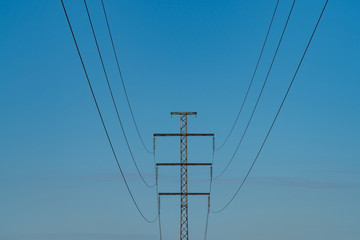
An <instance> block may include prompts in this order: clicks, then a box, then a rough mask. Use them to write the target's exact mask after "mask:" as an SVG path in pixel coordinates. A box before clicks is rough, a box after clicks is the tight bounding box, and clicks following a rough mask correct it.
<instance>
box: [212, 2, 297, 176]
mask: <svg viewBox="0 0 360 240" xmlns="http://www.w3.org/2000/svg"><path fill="white" fill-rule="evenodd" d="M295 2H296V0H294V1H293V3H292V6H291V9H290V12H289V15H288V17H287V19H286V23H285V26H284V28H283V31H282V33H281V37H280V39H279V42H278V45H277V47H276V50H275V53H274V56H273V58H272V60H271V64H270V67H269V70H268V72H267V74H266V77H265V80H264V82H263V85H262V87H261V90H260V93H259V96H258V98H257V100H256V103H255V106H254V108H253V110H252V112H251V115H250V118H249V120H248V122H247V124H246V127H245V130H244V132H243V134H242V136H241V138H240V141H239V143H238V145H237V146H236V149H235V151H234V153H233V155H232V156H231V158H230V160H229V162H228V163H227V165H226V166H225V168H224V169H223V170H222V171H221V172H220V174H218V175H217V176H216V177H214V179H217V178H219V177H220V176H221V175H223V174H224V172H225V171H226V170H227V169H228V167H229V165H230V164H231V162H232V161H233V159H234V157H235V155H236V153H237V151H238V150H239V147H240V145H241V143H242V141H243V139H244V137H245V135H246V132H247V130H248V128H249V126H250V123H251V120H252V118H253V116H254V113H255V111H256V108H257V106H258V104H259V102H260V99H261V96H262V93H263V91H264V88H265V85H266V83H267V80H268V78H269V75H270V72H271V69H272V66H273V64H274V62H275V58H276V56H277V53H278V51H279V48H280V45H281V42H282V39H283V37H284V34H285V31H286V28H287V25H288V23H289V20H290V16H291V13H292V11H293V9H294V5H295Z"/></svg>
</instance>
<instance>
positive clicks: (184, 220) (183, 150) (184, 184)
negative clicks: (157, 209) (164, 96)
mask: <svg viewBox="0 0 360 240" xmlns="http://www.w3.org/2000/svg"><path fill="white" fill-rule="evenodd" d="M187 116H188V114H182V115H180V134H181V136H180V163H182V164H183V165H180V192H181V193H182V195H181V202H180V240H183V239H185V240H188V239H189V230H188V227H189V222H188V195H187V193H188V172H187V165H186V164H187V135H186V134H187Z"/></svg>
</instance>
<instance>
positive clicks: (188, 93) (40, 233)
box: [0, 0, 360, 240]
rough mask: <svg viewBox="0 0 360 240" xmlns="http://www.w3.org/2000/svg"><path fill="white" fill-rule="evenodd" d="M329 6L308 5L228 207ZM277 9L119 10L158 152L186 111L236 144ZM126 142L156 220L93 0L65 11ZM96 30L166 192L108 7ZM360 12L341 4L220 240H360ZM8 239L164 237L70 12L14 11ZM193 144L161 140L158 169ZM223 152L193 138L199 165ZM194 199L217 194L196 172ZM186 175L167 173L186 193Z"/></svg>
mask: <svg viewBox="0 0 360 240" xmlns="http://www.w3.org/2000/svg"><path fill="white" fill-rule="evenodd" d="M324 2H325V1H323V0H321V1H313V0H306V1H298V2H297V3H296V4H295V8H294V12H293V15H292V17H291V19H290V22H289V25H288V31H287V32H286V33H285V36H284V39H283V43H282V45H281V47H280V50H279V53H278V57H277V59H276V61H275V64H274V67H273V70H272V72H271V74H270V77H269V80H268V84H267V86H266V88H265V90H264V94H263V98H262V99H261V102H260V105H259V107H258V109H257V112H256V113H255V116H254V121H253V122H252V124H251V126H250V128H249V131H248V134H247V136H246V137H245V139H244V142H243V145H242V146H241V147H240V149H239V152H238V153H237V155H236V157H235V159H234V162H233V163H232V164H231V166H230V168H229V170H228V171H227V172H226V173H225V174H224V175H223V177H222V178H221V179H219V180H217V181H214V184H213V195H212V207H213V208H214V209H218V208H220V207H222V206H223V205H224V204H225V203H226V202H227V201H228V199H229V198H230V197H231V195H232V194H233V193H234V191H235V190H236V189H237V186H238V184H239V183H240V181H241V180H242V178H243V177H244V174H245V173H246V171H247V169H248V168H249V166H250V164H251V161H252V160H253V158H254V157H255V155H256V152H257V150H258V148H259V146H260V144H261V142H262V140H263V138H264V136H265V134H266V131H267V129H268V128H269V126H270V124H271V121H272V119H273V117H274V115H275V113H276V110H277V108H278V106H279V104H280V103H281V100H282V97H283V95H284V93H285V91H286V88H287V86H288V84H289V82H290V80H291V77H292V75H293V73H294V71H295V69H296V67H297V64H298V62H299V60H300V56H301V54H302V52H303V50H304V48H305V46H306V43H307V41H308V38H309V36H310V34H311V32H312V30H313V28H314V26H315V23H316V20H317V18H318V16H319V14H320V11H321V9H322V6H323V4H324ZM275 3H276V1H275V0H272V1H212V0H211V1H143V0H136V1H115V0H105V5H106V6H107V10H108V17H109V20H110V24H111V26H112V31H113V36H114V40H115V44H116V47H117V51H118V55H119V59H120V65H121V68H122V71H123V75H124V78H125V83H126V86H127V90H128V94H129V97H130V100H131V102H132V106H133V110H134V113H135V116H136V119H137V122H138V125H139V127H140V131H141V132H142V134H143V137H144V140H145V143H146V144H147V145H148V146H152V134H153V133H154V132H175V131H178V127H179V120H178V118H176V117H173V118H170V114H169V113H170V112H171V111H197V112H198V116H197V118H190V119H189V131H191V132H214V133H215V136H216V142H217V143H218V144H220V143H221V142H222V141H223V140H224V138H225V137H226V134H227V132H228V131H229V129H230V127H231V124H232V123H233V121H234V118H235V116H236V114H237V111H238V109H239V107H240V104H241V101H242V99H243V97H244V94H245V92H246V87H247V85H248V83H249V81H250V77H251V74H252V71H253V69H254V67H255V64H256V60H257V56H258V54H259V52H260V48H261V44H262V41H263V39H264V37H265V33H266V30H267V27H268V24H269V21H270V18H271V14H272V11H273V9H274V6H275ZM291 3H292V1H285V0H284V1H280V5H279V8H278V13H277V15H276V18H275V20H274V27H273V29H272V31H271V33H270V36H269V40H268V45H267V46H266V49H265V51H264V56H263V60H262V62H261V63H260V66H259V71H258V74H257V75H256V78H255V80H254V85H253V89H252V90H251V92H250V95H249V99H248V100H249V101H248V102H247V104H246V106H245V109H244V112H243V113H242V115H241V117H240V121H239V123H238V125H237V127H236V128H235V130H234V134H233V135H232V136H231V138H230V139H229V142H228V144H227V145H226V146H225V147H224V148H223V149H222V150H220V151H219V152H217V153H216V155H215V163H214V174H215V175H216V174H217V173H219V172H220V171H221V169H222V168H223V167H224V166H225V164H226V162H227V160H228V159H229V158H230V156H231V154H232V152H233V151H234V148H235V146H236V144H237V142H238V141H239V139H240V137H241V133H242V130H243V129H244V125H245V122H246V121H247V118H248V117H249V115H250V111H251V108H252V107H253V105H254V103H255V100H256V96H257V94H258V92H259V90H260V87H261V84H262V81H263V80H264V77H265V75H266V71H267V68H268V66H269V63H270V61H271V57H272V55H273V53H274V50H275V47H276V44H277V41H278V39H279V37H280V34H281V30H282V27H283V25H284V23H285V20H286V17H287V14H288V11H289V9H290V6H291ZM65 4H66V7H67V9H68V13H69V17H70V20H71V22H72V24H73V28H74V31H75V34H76V37H77V39H78V43H79V46H80V50H81V52H82V54H83V57H84V59H85V64H86V67H87V68H88V71H89V75H90V80H91V81H92V83H93V85H94V89H95V94H96V96H97V97H98V100H99V103H100V106H101V109H102V111H103V114H104V118H105V121H106V124H107V126H108V128H109V131H110V136H111V138H112V140H113V142H114V144H115V147H116V151H117V153H118V155H119V159H120V163H121V165H122V167H123V169H124V171H125V173H126V176H127V178H128V181H129V184H130V187H131V188H132V190H133V192H134V195H135V197H136V199H137V200H138V202H139V205H140V207H141V208H142V209H143V211H144V214H145V215H146V216H148V217H149V218H152V217H153V216H155V214H156V198H155V192H154V191H153V190H149V189H146V187H144V185H143V183H142V182H141V180H140V178H139V176H138V175H137V172H136V170H135V167H134V165H133V163H132V162H131V159H130V155H129V153H128V152H127V149H126V146H125V143H124V138H123V137H122V133H121V130H120V127H119V124H118V122H117V120H116V116H115V112H114V109H113V106H112V104H111V99H110V96H109V93H108V90H107V88H106V85H105V79H104V75H103V73H102V69H101V65H100V62H99V58H98V56H97V52H96V48H95V44H94V41H93V39H92V35H91V29H90V26H89V23H88V20H87V16H86V12H85V8H84V4H83V2H82V1H70V0H66V1H65ZM88 5H89V9H90V11H91V14H92V18H93V22H94V27H95V31H96V33H97V34H98V40H99V42H100V46H101V50H102V51H103V54H104V61H105V64H106V67H107V69H108V72H109V77H110V81H111V84H112V85H113V90H114V93H115V96H116V100H117V103H118V105H119V109H120V114H121V117H122V118H123V121H124V125H125V128H126V132H127V133H128V136H129V141H130V144H131V146H132V148H133V151H134V154H135V158H136V159H137V161H138V162H139V166H140V169H141V170H142V172H143V173H144V176H145V178H146V180H148V181H149V182H153V181H154V171H153V168H152V166H153V165H152V157H151V155H149V154H147V153H146V152H145V151H144V149H143V148H142V146H141V143H140V141H139V139H138V138H137V135H136V131H135V128H134V126H133V124H132V122H131V118H130V114H129V111H128V108H127V105H126V102H125V98H124V94H123V91H122V88H121V83H120V80H119V77H118V74H117V71H116V65H115V60H114V57H113V55H112V52H111V45H110V40H109V38H108V35H107V31H106V25H105V19H104V16H103V13H102V11H101V5H100V1H99V0H89V1H88ZM359 11H360V2H359V1H356V0H347V1H329V4H328V7H327V9H326V11H325V14H324V16H323V19H322V21H321V23H320V25H319V28H318V31H317V33H316V35H315V37H314V39H313V42H312V44H311V46H310V49H309V51H308V54H307V55H306V57H305V60H304V62H303V65H302V67H301V69H300V71H299V74H298V76H297V78H296V80H295V83H294V85H293V88H292V89H291V91H290V94H289V96H288V99H287V101H286V103H285V105H284V107H283V110H282V112H281V114H280V116H279V118H278V121H277V122H276V124H275V127H274V129H273V131H272V133H271V135H270V138H269V140H268V143H267V144H266V145H265V148H264V149H263V152H262V154H261V155H260V158H259V160H258V162H257V164H256V165H255V168H254V170H253V172H252V173H251V175H250V178H249V180H248V182H247V183H246V184H245V186H244V188H243V189H242V190H241V191H240V193H239V194H238V196H237V198H236V199H235V200H234V202H233V203H232V204H231V205H230V206H229V208H227V209H226V210H225V211H224V212H222V213H220V214H212V215H210V221H209V232H208V239H210V240H211V239H229V240H232V239H233V240H236V239H252V240H262V239H265V238H266V239H269V240H275V239H276V240H279V239H280V240H282V239H284V240H285V239H293V240H305V239H306V240H307V239H318V240H325V239H326V240H338V239H346V240H358V239H360V228H359V221H360V205H359V202H360V161H359V159H360V154H359V147H360V146H359V135H360V127H359V122H360V109H359V104H360V94H359V90H360V83H359V76H360V68H359V63H360V61H359V56H360V45H359V43H360V24H359V23H360V14H359ZM0 29H1V34H0V53H1V54H0V66H1V71H0V109H1V118H0V136H1V137H0V196H1V197H0V239H1V240H5V239H6V240H34V239H37V240H39V239H40V240H79V239H90V240H101V239H105V240H107V239H109V240H112V239H123V240H152V239H158V226H157V224H148V223H146V222H145V221H143V220H142V218H141V217H140V216H139V214H138V213H137V211H136V209H135V207H134V205H133V203H132V202H131V199H130V197H129V195H128V193H127V191H126V188H125V185H124V183H123V181H122V179H121V177H120V175H119V172H118V169H117V167H116V165H115V160H114V158H113V156H112V153H111V150H110V147H109V145H108V143H107V140H106V137H105V134H104V130H103V129H102V126H101V122H100V119H99V117H98V115H97V112H96V108H95V105H94V103H93V100H92V97H91V94H90V91H89V88H88V86H87V83H86V79H85V76H84V73H83V70H82V68H81V64H80V61H79V58H78V56H77V53H76V49H75V46H74V43H73V40H72V38H71V35H70V31H69V28H68V25H67V22H66V19H65V15H64V13H63V10H62V7H61V3H60V1H45V0H43V1H40V0H39V1H25V0H19V1H5V0H2V1H1V2H0ZM178 153H179V150H178V139H166V140H165V139H159V140H158V141H157V161H159V162H161V161H162V162H165V161H178V158H179V156H178ZM210 157H211V139H206V138H201V139H190V140H189V161H193V162H196V161H203V162H206V161H210ZM189 171H190V172H189V174H190V190H191V191H206V190H207V189H208V179H209V178H208V174H209V171H208V169H206V168H204V169H195V170H194V169H191V170H189ZM178 174H179V173H178V169H176V168H173V169H164V168H162V169H160V172H159V185H160V191H177V190H178V188H179V186H178ZM178 202H179V199H178V198H176V197H168V198H163V199H162V204H161V213H162V223H163V239H165V240H166V239H176V238H178V232H179V229H178V225H179V206H178ZM206 210H207V199H206V198H204V197H194V198H190V206H189V211H190V213H189V215H190V220H189V222H190V236H191V238H192V239H202V237H203V233H204V227H205V216H206Z"/></svg>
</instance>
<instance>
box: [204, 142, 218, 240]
mask: <svg viewBox="0 0 360 240" xmlns="http://www.w3.org/2000/svg"><path fill="white" fill-rule="evenodd" d="M214 142H215V139H214V138H213V143H214ZM214 159H215V148H213V152H212V157H211V168H210V184H209V197H208V210H207V213H206V223H205V233H204V240H206V239H207V232H208V225H209V217H210V201H211V188H212V180H213V177H212V173H213V171H212V170H213V168H212V166H213V163H214Z"/></svg>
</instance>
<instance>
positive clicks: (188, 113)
mask: <svg viewBox="0 0 360 240" xmlns="http://www.w3.org/2000/svg"><path fill="white" fill-rule="evenodd" d="M170 114H171V115H197V112H171V113H170Z"/></svg>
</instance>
